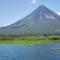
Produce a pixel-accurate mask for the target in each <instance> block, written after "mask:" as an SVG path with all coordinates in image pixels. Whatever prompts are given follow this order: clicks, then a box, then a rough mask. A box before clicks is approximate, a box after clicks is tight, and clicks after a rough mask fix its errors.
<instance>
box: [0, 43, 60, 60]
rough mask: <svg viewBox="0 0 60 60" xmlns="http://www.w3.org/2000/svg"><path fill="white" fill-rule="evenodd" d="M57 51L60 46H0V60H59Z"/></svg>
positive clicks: (59, 56)
mask: <svg viewBox="0 0 60 60" xmlns="http://www.w3.org/2000/svg"><path fill="white" fill-rule="evenodd" d="M53 48H54V49H55V48H56V49H57V50H52V49H53ZM58 49H60V44H27V45H24V44H0V60H60V50H58Z"/></svg>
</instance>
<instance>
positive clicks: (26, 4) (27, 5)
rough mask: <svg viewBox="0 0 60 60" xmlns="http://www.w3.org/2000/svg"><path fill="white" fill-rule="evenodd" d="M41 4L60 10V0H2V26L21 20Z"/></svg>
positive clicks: (0, 18) (0, 0) (57, 11)
mask: <svg viewBox="0 0 60 60" xmlns="http://www.w3.org/2000/svg"><path fill="white" fill-rule="evenodd" d="M40 5H45V6H47V7H48V8H49V9H51V10H52V11H54V12H56V13H59V12H60V0H0V26H6V25H8V24H12V23H14V22H16V21H18V20H20V19H21V18H23V17H25V16H26V15H28V14H29V13H31V12H32V11H33V10H35V9H36V8H37V7H38V6H40Z"/></svg>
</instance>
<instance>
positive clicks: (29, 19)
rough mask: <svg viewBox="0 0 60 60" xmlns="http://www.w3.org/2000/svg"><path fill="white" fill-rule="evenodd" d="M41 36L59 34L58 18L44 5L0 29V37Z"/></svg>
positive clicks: (59, 23) (59, 17)
mask: <svg viewBox="0 0 60 60" xmlns="http://www.w3.org/2000/svg"><path fill="white" fill-rule="evenodd" d="M41 34H60V16H59V15H57V14H56V13H54V12H53V11H51V10H50V9H48V8H47V7H45V6H44V5H41V6H39V7H38V8H37V9H36V10H34V11H33V12H32V13H31V14H29V15H27V16H26V17H24V18H23V19H21V20H19V21H17V22H15V23H13V24H11V25H8V26H5V27H1V28H0V35H20V36H25V35H27V36H28V35H41Z"/></svg>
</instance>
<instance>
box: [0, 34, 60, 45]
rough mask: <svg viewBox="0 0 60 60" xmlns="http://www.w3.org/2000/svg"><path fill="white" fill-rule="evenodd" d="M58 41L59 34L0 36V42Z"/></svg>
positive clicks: (59, 38) (43, 42) (38, 42)
mask: <svg viewBox="0 0 60 60" xmlns="http://www.w3.org/2000/svg"><path fill="white" fill-rule="evenodd" d="M48 43H60V35H41V36H0V44H48Z"/></svg>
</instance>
